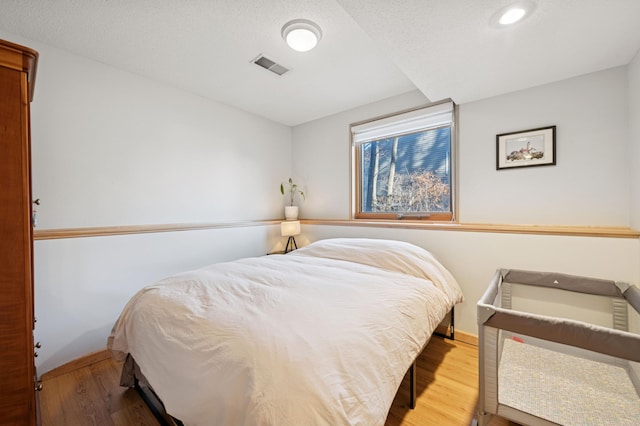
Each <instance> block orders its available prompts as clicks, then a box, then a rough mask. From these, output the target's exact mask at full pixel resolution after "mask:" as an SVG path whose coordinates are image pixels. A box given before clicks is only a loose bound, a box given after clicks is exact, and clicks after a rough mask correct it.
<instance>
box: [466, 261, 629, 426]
mask: <svg viewBox="0 0 640 426" xmlns="http://www.w3.org/2000/svg"><path fill="white" fill-rule="evenodd" d="M511 283H517V284H525V285H531V286H538V287H549V288H558V289H562V290H568V291H573V292H578V293H586V294H594V295H601V296H608V297H612V298H613V300H614V301H615V300H617V299H619V300H620V301H621V303H617V304H616V303H614V305H613V310H614V320H613V321H614V327H615V329H610V328H607V327H601V326H596V325H592V324H588V323H584V322H580V321H574V320H568V319H563V318H558V317H551V316H545V315H537V314H532V313H525V312H519V311H514V310H511V295H510V292H511V288H510V287H511V286H510V284H511ZM625 299H626V300H625ZM627 302H628V304H629V305H631V306H632V307H633V308H634V309H635V310H636V311H638V312H640V290H638V288H637V287H635V286H630V285H627V284H621V283H615V282H614V281H608V280H599V279H591V278H583V277H575V276H569V275H564V274H556V273H540V272H530V271H519V270H508V269H501V270H498V271H496V273H495V274H494V276H493V277H492V279H491V282H490V284H489V286H488V288H487V290H486V291H485V293H484V294H483V296H482V298H481V299H480V301H479V302H478V305H477V314H478V316H477V319H478V337H479V378H480V380H479V403H478V418H477V420H478V423H479V424H480V425H483V424H486V423H487V422H488V420H489V419H490V417H491V415H493V414H500V415H503V416H505V417H507V418H510V419H512V420H515V421H519V422H521V423H525V424H540V425H552V424H554V423H551V422H548V421H546V420H543V419H541V418H539V417H535V416H532V415H530V414H528V413H523V412H521V411H518V410H514V409H512V408H510V407H507V406H504V405H501V404H500V401H499V400H498V383H499V377H498V366H499V363H500V355H501V352H502V342H503V339H501V332H503V331H506V332H513V333H518V334H523V335H527V336H531V337H535V338H539V339H543V340H546V341H551V342H556V343H560V344H563V345H569V346H572V347H576V348H582V349H585V350H588V351H593V352H597V353H601V354H605V356H607V355H608V356H612V357H616V358H621V359H624V360H630V361H635V362H640V336H638V335H637V334H633V333H629V332H627V331H626V326H627V324H626V319H627V315H626V308H627ZM616 305H617V307H616ZM636 379H637V378H636ZM635 385H636V388H638V383H637V381H635Z"/></svg>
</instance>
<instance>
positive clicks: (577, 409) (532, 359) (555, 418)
mask: <svg viewBox="0 0 640 426" xmlns="http://www.w3.org/2000/svg"><path fill="white" fill-rule="evenodd" d="M498 400H499V402H500V403H501V404H504V405H507V406H510V407H512V408H515V409H518V410H521V411H524V412H526V413H529V414H532V415H534V416H537V417H541V418H543V419H545V420H549V421H551V422H554V423H558V424H561V425H567V426H572V425H573V426H584V425H590V426H595V425H602V426H610V425H613V424H615V425H629V426H637V425H638V424H640V398H639V397H638V394H637V393H636V389H635V387H634V386H633V383H632V382H631V379H630V378H629V374H628V373H627V370H626V369H625V368H623V367H621V366H616V365H611V364H606V363H603V362H597V361H593V360H590V359H585V358H580V357H577V356H573V355H569V354H565V353H562V352H556V351H552V350H549V349H545V348H541V347H537V346H533V345H529V344H526V343H522V342H518V341H515V340H512V339H505V340H504V346H503V350H502V358H501V360H500V366H499V369H498Z"/></svg>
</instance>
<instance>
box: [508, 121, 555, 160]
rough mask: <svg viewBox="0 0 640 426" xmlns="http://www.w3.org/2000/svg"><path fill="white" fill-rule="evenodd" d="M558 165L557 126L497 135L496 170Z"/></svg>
mask: <svg viewBox="0 0 640 426" xmlns="http://www.w3.org/2000/svg"><path fill="white" fill-rule="evenodd" d="M555 165H556V126H548V127H540V128H537V129H529V130H521V131H519V132H510V133H502V134H499V135H496V169H497V170H504V169H514V168H519V167H534V166H555Z"/></svg>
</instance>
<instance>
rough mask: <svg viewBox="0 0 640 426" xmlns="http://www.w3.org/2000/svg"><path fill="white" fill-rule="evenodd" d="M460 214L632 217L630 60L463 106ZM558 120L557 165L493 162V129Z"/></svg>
mask: <svg viewBox="0 0 640 426" xmlns="http://www.w3.org/2000/svg"><path fill="white" fill-rule="evenodd" d="M459 115H460V121H459V128H460V156H459V165H460V167H459V172H460V193H459V196H460V214H459V217H460V220H461V221H462V222H467V223H509V224H537V225H575V226H581V225H584V226H623V227H628V226H629V224H630V219H629V211H630V199H629V188H630V186H629V176H630V168H631V164H630V162H629V160H628V150H627V147H628V143H629V121H628V102H627V71H626V67H620V68H614V69H609V70H606V71H602V72H598V73H593V74H588V75H585V76H581V77H577V78H572V79H569V80H564V81H560V82H557V83H553V84H547V85H544V86H540V87H536V88H532V89H528V90H523V91H519V92H514V93H510V94H507V95H503V96H497V97H494V98H490V99H485V100H481V101H478V102H472V103H469V104H464V105H461V106H460V114H459ZM550 125H556V126H557V128H556V131H557V134H556V150H557V158H556V160H557V165H555V166H544V167H532V168H528V169H507V170H500V171H497V170H496V151H495V150H496V135H497V134H500V133H507V132H512V131H519V130H526V129H533V128H538V127H545V126H550Z"/></svg>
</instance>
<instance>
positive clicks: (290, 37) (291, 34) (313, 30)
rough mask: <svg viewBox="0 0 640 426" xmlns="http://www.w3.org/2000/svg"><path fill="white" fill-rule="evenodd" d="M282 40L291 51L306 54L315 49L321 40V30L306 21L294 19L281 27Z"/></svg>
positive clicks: (313, 23)
mask: <svg viewBox="0 0 640 426" xmlns="http://www.w3.org/2000/svg"><path fill="white" fill-rule="evenodd" d="M282 38H283V39H284V41H286V42H287V44H288V45H289V47H290V48H292V49H293V50H297V51H298V52H307V51H309V50H311V49H313V48H314V47H316V45H317V44H318V42H319V41H320V39H321V38H322V30H321V29H320V27H319V26H318V25H317V24H316V23H315V22H311V21H309V20H308V19H294V20H293V21H289V22H287V23H286V24H284V26H283V27H282Z"/></svg>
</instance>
